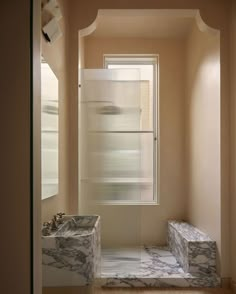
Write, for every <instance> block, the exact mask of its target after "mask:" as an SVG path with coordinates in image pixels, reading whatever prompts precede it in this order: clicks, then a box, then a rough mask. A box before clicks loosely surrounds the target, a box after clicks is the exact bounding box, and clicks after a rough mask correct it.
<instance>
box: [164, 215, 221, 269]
mask: <svg viewBox="0 0 236 294" xmlns="http://www.w3.org/2000/svg"><path fill="white" fill-rule="evenodd" d="M168 245H169V248H170V250H171V251H172V253H173V254H174V256H175V257H176V259H177V261H178V262H179V263H180V265H181V266H182V267H183V270H184V271H185V272H186V273H194V274H215V273H216V242H215V241H212V240H211V239H210V238H209V236H208V235H206V234H205V233H203V232H201V231H200V230H198V229H197V228H196V227H194V226H192V225H190V224H188V223H186V222H182V221H174V220H171V221H169V222H168Z"/></svg>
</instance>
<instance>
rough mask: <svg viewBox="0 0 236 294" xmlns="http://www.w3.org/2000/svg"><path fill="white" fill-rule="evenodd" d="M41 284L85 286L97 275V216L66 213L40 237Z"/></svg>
mask: <svg viewBox="0 0 236 294" xmlns="http://www.w3.org/2000/svg"><path fill="white" fill-rule="evenodd" d="M42 262H43V286H44V287H58V286H85V285H90V284H92V283H93V281H94V279H95V278H96V277H98V276H100V264H101V243H100V217H99V216H96V215H92V216H76V215H72V216H69V215H66V216H64V217H63V223H62V224H60V225H59V227H58V229H57V230H55V231H53V232H51V233H50V235H48V236H42Z"/></svg>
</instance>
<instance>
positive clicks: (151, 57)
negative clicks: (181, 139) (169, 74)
mask: <svg viewBox="0 0 236 294" xmlns="http://www.w3.org/2000/svg"><path fill="white" fill-rule="evenodd" d="M109 64H124V65H125V64H151V65H153V81H156V82H153V131H150V133H153V201H146V202H144V201H132V202H130V203H127V202H125V204H126V205H127V204H130V205H135V204H138V205H139V204H141V205H155V204H159V203H160V199H159V191H160V189H159V186H160V185H159V174H160V173H159V162H160V160H159V158H160V155H159V150H160V148H159V146H160V137H159V134H160V132H159V55H158V54H104V55H103V67H104V68H108V66H109ZM127 132H128V131H127ZM144 132H145V131H144ZM128 133H133V132H132V131H131V132H128ZM139 133H143V132H142V131H140V132H139ZM103 204H113V205H114V204H122V203H116V202H115V201H109V203H103Z"/></svg>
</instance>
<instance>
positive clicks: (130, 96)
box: [80, 69, 152, 204]
mask: <svg viewBox="0 0 236 294" xmlns="http://www.w3.org/2000/svg"><path fill="white" fill-rule="evenodd" d="M81 94H82V95H81V101H80V110H81V111H80V116H81V119H80V132H81V133H80V134H81V136H80V141H82V142H80V151H81V152H80V155H81V156H80V160H81V162H80V173H81V177H80V178H81V180H82V181H86V182H87V183H88V185H89V187H88V188H89V190H90V192H93V193H89V195H88V198H89V200H92V201H96V202H99V203H100V204H101V203H106V204H108V203H111V204H120V203H135V202H140V201H141V194H140V193H141V186H142V184H143V182H144V179H147V178H148V177H147V178H144V175H143V174H144V170H145V168H144V167H143V157H144V148H143V146H142V142H143V140H145V139H146V140H149V138H148V135H149V134H146V133H143V132H142V130H141V125H142V121H141V115H142V113H141V81H140V72H139V70H137V69H130V70H129V69H115V70H114V69H112V70H111V69H110V70H108V69H101V70H90V69H88V70H83V74H82V83H81ZM146 153H148V152H146ZM147 158H148V156H146V159H147ZM149 161H150V164H149V166H152V165H151V160H150V159H149ZM146 165H148V163H147V164H146ZM149 181H151V173H150V176H149ZM147 182H148V181H147ZM95 191H96V192H95Z"/></svg>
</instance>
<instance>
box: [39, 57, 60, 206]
mask: <svg viewBox="0 0 236 294" xmlns="http://www.w3.org/2000/svg"><path fill="white" fill-rule="evenodd" d="M58 102H59V100H58V79H57V77H56V76H55V74H54V72H53V71H52V69H51V68H50V66H49V65H48V63H47V62H46V61H45V60H44V59H43V58H42V60H41V165H42V171H41V189H42V200H43V199H46V198H49V197H52V196H55V195H57V194H58V182H59V178H58V170H59V166H58V150H59V148H58V147H59V141H58V139H59V124H58V120H59V107H58V106H59V105H58Z"/></svg>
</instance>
